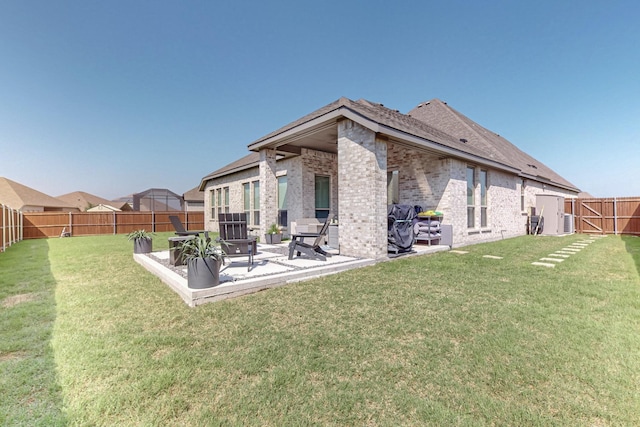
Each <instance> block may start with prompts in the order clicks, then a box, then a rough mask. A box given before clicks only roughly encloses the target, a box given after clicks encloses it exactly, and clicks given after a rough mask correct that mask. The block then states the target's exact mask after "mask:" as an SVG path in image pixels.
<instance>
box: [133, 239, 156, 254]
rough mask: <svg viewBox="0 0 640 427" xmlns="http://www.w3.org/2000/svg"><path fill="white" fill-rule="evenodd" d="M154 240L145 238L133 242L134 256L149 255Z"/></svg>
mask: <svg viewBox="0 0 640 427" xmlns="http://www.w3.org/2000/svg"><path fill="white" fill-rule="evenodd" d="M152 245H153V240H151V238H149V237H143V238H140V239H134V240H133V253H134V254H148V253H149V252H151V247H152Z"/></svg>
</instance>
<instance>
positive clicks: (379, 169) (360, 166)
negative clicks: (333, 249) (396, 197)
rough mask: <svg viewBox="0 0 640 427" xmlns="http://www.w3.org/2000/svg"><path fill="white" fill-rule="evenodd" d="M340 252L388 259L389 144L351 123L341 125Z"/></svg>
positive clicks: (339, 134) (339, 141)
mask: <svg viewBox="0 0 640 427" xmlns="http://www.w3.org/2000/svg"><path fill="white" fill-rule="evenodd" d="M338 179H339V181H340V183H341V185H340V187H339V188H338V204H339V211H340V253H341V254H343V255H347V256H357V257H366V258H374V259H379V258H384V257H386V256H387V142H386V141H383V140H381V139H378V138H376V135H375V133H374V132H372V131H371V130H369V129H367V128H365V127H363V126H361V125H359V124H357V123H355V122H352V121H350V120H343V121H341V122H339V123H338Z"/></svg>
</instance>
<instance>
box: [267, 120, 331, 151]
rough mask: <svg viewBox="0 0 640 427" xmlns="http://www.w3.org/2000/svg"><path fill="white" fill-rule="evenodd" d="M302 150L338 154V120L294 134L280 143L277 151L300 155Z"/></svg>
mask: <svg viewBox="0 0 640 427" xmlns="http://www.w3.org/2000/svg"><path fill="white" fill-rule="evenodd" d="M301 148H309V149H312V150H317V151H324V152H327V153H337V152H338V122H337V121H336V120H333V121H330V122H328V123H326V122H325V123H322V124H320V125H317V126H313V127H309V128H306V129H303V130H301V131H300V132H296V133H292V134H291V135H288V136H286V137H284V138H282V140H280V141H279V143H278V145H277V147H276V150H277V151H280V152H284V153H293V154H300V149H301Z"/></svg>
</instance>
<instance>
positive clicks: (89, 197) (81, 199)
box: [56, 191, 113, 211]
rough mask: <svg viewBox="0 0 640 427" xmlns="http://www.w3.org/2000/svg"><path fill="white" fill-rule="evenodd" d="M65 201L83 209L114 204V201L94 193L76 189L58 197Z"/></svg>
mask: <svg viewBox="0 0 640 427" xmlns="http://www.w3.org/2000/svg"><path fill="white" fill-rule="evenodd" d="M56 199H60V200H62V201H63V202H65V203H68V204H70V205H73V206H75V207H77V208H78V209H80V210H81V211H84V210H88V208H90V207H93V206H98V205H101V204H102V205H113V203H112V202H111V201H109V200H107V199H103V198H102V197H98V196H94V195H93V194H89V193H85V192H84V191H74V192H73V193H67V194H63V195H62V196H58V197H56Z"/></svg>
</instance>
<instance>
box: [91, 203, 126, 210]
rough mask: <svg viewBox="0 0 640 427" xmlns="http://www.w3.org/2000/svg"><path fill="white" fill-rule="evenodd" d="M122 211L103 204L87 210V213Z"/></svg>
mask: <svg viewBox="0 0 640 427" xmlns="http://www.w3.org/2000/svg"><path fill="white" fill-rule="evenodd" d="M120 211H121V209H118V208H114V207H113V206H111V205H103V204H102V203H100V204H98V205H96V206H94V207H92V208H90V209H87V212H120Z"/></svg>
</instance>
